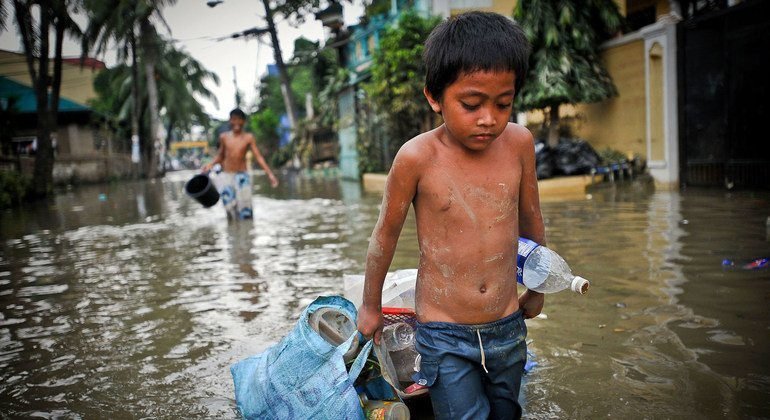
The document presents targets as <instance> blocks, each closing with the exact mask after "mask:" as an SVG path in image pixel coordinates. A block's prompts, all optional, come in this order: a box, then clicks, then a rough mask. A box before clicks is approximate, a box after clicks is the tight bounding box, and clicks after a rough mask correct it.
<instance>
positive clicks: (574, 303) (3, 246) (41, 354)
mask: <svg viewBox="0 0 770 420" xmlns="http://www.w3.org/2000/svg"><path fill="white" fill-rule="evenodd" d="M190 175H191V173H190V172H180V173H172V174H170V175H169V176H167V178H166V179H165V180H163V181H156V182H127V183H117V184H110V185H101V186H88V187H82V188H77V189H74V190H71V191H66V192H62V193H60V194H59V195H57V196H56V198H55V199H54V200H53V201H52V202H50V203H47V204H38V205H34V206H28V207H26V208H25V209H24V210H23V211H20V210H13V211H5V212H2V213H0V238H1V239H0V417H2V418H6V417H7V418H17V417H43V418H164V417H166V418H238V413H237V411H236V409H235V402H234V394H233V385H232V379H231V377H230V372H229V366H230V364H232V363H233V362H235V361H237V360H240V359H243V358H245V357H247V356H250V355H252V354H255V353H258V352H261V351H262V350H264V349H265V348H266V347H267V346H269V345H270V344H272V343H274V342H275V341H277V340H279V339H280V338H281V337H282V336H283V335H284V334H285V333H286V332H287V331H288V330H289V329H290V328H291V327H292V326H293V324H294V322H295V320H296V317H297V316H298V315H299V312H300V311H301V310H302V309H303V308H304V306H305V305H307V304H308V303H310V301H312V299H313V298H315V297H316V296H317V295H319V294H341V293H342V276H343V274H357V273H362V272H363V268H364V256H365V252H366V247H367V243H368V237H369V235H370V233H371V231H372V228H373V226H374V223H375V221H376V218H377V214H378V211H379V204H380V196H379V195H378V194H375V193H366V192H362V191H361V188H360V186H359V184H358V183H350V182H345V181H340V180H338V179H336V178H334V177H323V176H320V175H319V176H309V175H304V176H300V175H293V176H289V175H284V176H283V177H282V178H281V182H282V184H281V186H279V187H278V188H277V189H271V188H270V187H269V186H268V184H267V180H266V178H264V177H262V176H258V177H255V190H256V193H255V198H254V208H255V219H254V220H253V221H246V222H241V223H228V222H227V219H226V217H225V213H224V210H223V209H222V208H221V207H220V206H217V207H214V208H212V209H204V208H202V207H201V206H200V205H198V204H197V203H196V202H194V201H192V200H191V199H189V198H188V197H186V196H184V194H183V192H182V186H183V183H184V181H185V180H186V179H187V178H188V177H189V176H190ZM100 194H104V195H103V196H100ZM542 209H543V216H544V218H545V220H546V231H547V237H548V240H549V245H550V246H551V247H552V248H553V249H555V250H556V251H557V252H559V253H560V254H561V255H562V256H563V257H564V258H565V259H566V260H567V261H568V262H569V263H570V265H571V266H572V268H573V271H575V272H576V273H578V274H580V275H582V276H584V277H586V278H588V279H590V280H591V283H592V288H591V290H590V291H589V293H588V294H587V295H586V296H582V297H581V296H577V295H575V294H572V293H569V292H562V293H559V294H556V295H550V296H548V297H547V298H546V306H545V308H544V311H543V312H544V313H545V314H546V315H547V319H535V320H530V321H528V326H529V338H530V339H531V340H532V342H531V345H530V349H531V350H532V351H533V353H534V354H535V360H536V361H537V363H538V365H537V367H536V368H535V369H534V371H533V372H532V373H531V374H530V375H529V376H528V377H527V379H526V384H525V387H524V392H525V399H526V401H527V402H526V406H525V417H528V418H537V419H540V418H585V419H594V418H605V417H620V418H633V419H635V418H652V419H655V418H715V419H717V418H719V419H721V418H729V419H732V418H736V419H737V418H747V417H770V403H769V402H768V401H767V400H768V395H770V357H768V350H770V309H769V308H770V269H767V268H765V269H760V270H744V269H742V268H741V267H740V265H741V264H743V263H745V262H748V261H750V260H753V259H756V258H760V257H770V238H769V237H768V236H769V235H770V231H768V229H770V228H768V227H767V226H766V220H767V218H768V217H769V216H770V193H768V192H748V191H743V192H732V193H729V192H725V191H721V190H689V191H684V192H681V193H676V192H675V193H671V192H652V191H651V190H649V189H647V188H644V187H643V186H641V185H627V186H625V187H623V188H601V189H598V190H596V191H593V192H592V194H591V195H590V196H589V197H588V198H587V199H580V200H571V201H558V200H545V201H544V202H543V203H542ZM726 258H727V259H731V260H734V261H735V262H736V264H737V266H736V267H734V268H723V267H722V260H723V259H726ZM417 259H418V250H417V241H416V230H415V226H414V218H413V217H412V216H411V215H410V218H409V219H408V220H407V222H406V225H405V228H404V231H403V233H402V236H401V240H400V243H399V247H398V250H397V252H396V256H395V259H394V263H393V265H392V266H391V268H392V269H399V268H414V267H416V266H417Z"/></svg>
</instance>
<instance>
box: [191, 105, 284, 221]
mask: <svg viewBox="0 0 770 420" xmlns="http://www.w3.org/2000/svg"><path fill="white" fill-rule="evenodd" d="M245 122H246V114H245V113H244V112H243V111H241V110H240V109H238V108H236V109H234V110H232V111H230V128H231V129H230V131H227V132H224V133H222V134H220V135H219V151H218V152H217V155H216V156H215V157H214V160H212V161H211V162H209V163H208V164H206V165H205V166H204V167H203V171H204V172H208V171H210V170H211V168H212V167H213V166H214V165H216V164H217V163H218V164H221V165H222V172H221V173H219V174H218V175H217V182H216V184H217V187H218V189H219V195H220V197H221V199H222V204H223V205H224V206H225V210H226V211H227V216H228V218H232V219H251V218H252V217H253V214H254V212H253V210H252V206H251V174H250V173H249V171H248V168H247V167H246V153H247V152H248V151H249V150H251V153H252V154H253V155H254V159H256V161H257V163H258V164H259V166H261V167H262V169H263V170H264V171H265V173H266V174H267V176H268V178H270V185H272V186H273V188H275V187H277V186H278V179H276V177H275V175H274V174H273V171H271V170H270V167H269V166H268V165H267V162H265V158H263V157H262V154H261V153H259V149H258V148H257V142H256V140H255V139H254V136H253V135H252V134H251V133H247V132H245V131H243V125H244V123H245Z"/></svg>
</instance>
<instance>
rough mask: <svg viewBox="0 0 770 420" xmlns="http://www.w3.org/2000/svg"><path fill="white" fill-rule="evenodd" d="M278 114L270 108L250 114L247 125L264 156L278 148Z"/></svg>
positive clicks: (269, 154)
mask: <svg viewBox="0 0 770 420" xmlns="http://www.w3.org/2000/svg"><path fill="white" fill-rule="evenodd" d="M279 123H280V116H279V115H278V114H276V113H275V111H273V110H272V109H271V108H265V109H263V110H261V111H258V112H255V113H253V114H251V117H250V119H249V125H250V127H251V131H252V133H254V138H256V140H257V145H258V146H259V150H260V151H261V152H262V154H263V155H265V156H271V155H272V154H273V153H274V152H275V150H276V149H277V148H278V141H279V138H278V124H279Z"/></svg>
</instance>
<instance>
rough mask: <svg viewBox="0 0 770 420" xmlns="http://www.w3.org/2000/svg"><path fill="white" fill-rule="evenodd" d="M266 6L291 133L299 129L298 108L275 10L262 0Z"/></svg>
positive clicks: (268, 2)
mask: <svg viewBox="0 0 770 420" xmlns="http://www.w3.org/2000/svg"><path fill="white" fill-rule="evenodd" d="M262 4H264V6H265V20H266V21H267V31H268V32H270V40H271V42H272V43H273V58H274V59H275V66H276V67H278V77H279V79H280V81H281V93H282V94H283V105H284V106H285V107H286V115H287V116H288V117H289V127H290V128H291V131H292V132H294V129H295V128H296V127H297V108H296V107H295V106H294V100H293V99H292V97H291V84H290V82H289V73H288V72H287V71H286V64H284V62H283V56H282V55H281V45H280V44H279V43H278V33H277V31H276V30H275V22H274V21H273V10H272V9H271V8H270V1H269V0H262Z"/></svg>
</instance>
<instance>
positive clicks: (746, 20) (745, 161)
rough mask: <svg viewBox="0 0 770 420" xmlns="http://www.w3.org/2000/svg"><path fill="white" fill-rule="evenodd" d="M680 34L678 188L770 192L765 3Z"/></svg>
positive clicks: (714, 16) (716, 15) (685, 27)
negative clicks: (724, 187) (679, 175)
mask: <svg viewBox="0 0 770 420" xmlns="http://www.w3.org/2000/svg"><path fill="white" fill-rule="evenodd" d="M678 29H679V34H678V35H679V37H678V38H679V60H678V61H679V83H680V148H681V149H680V151H681V159H682V161H681V168H682V169H681V171H682V173H681V179H682V182H683V184H685V185H698V186H726V187H727V188H733V187H748V188H770V134H769V132H770V106H769V105H768V104H769V103H770V76H768V74H770V73H768V69H770V53H768V52H770V2H768V1H762V0H757V1H747V2H744V3H742V4H740V5H737V6H734V7H730V8H727V9H724V10H719V11H715V12H712V13H708V14H705V15H702V16H698V17H695V18H691V19H689V20H686V21H683V22H682V23H680V24H679V28H678Z"/></svg>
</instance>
